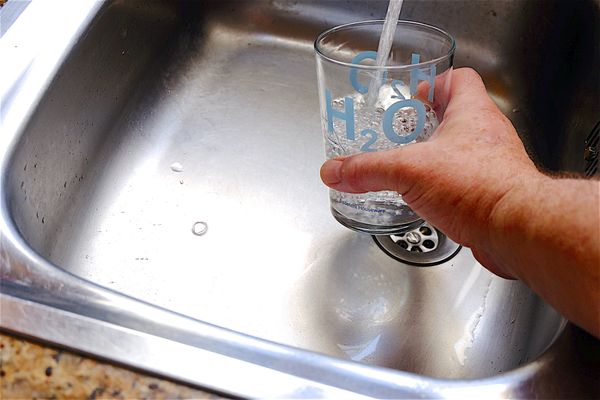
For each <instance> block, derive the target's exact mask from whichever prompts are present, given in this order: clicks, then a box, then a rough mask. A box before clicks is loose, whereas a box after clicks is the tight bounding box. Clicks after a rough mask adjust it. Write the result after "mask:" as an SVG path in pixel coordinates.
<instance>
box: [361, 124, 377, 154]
mask: <svg viewBox="0 0 600 400" xmlns="http://www.w3.org/2000/svg"><path fill="white" fill-rule="evenodd" d="M360 134H361V136H370V138H369V140H368V141H367V142H366V143H365V144H363V145H362V146H361V148H360V151H377V149H372V148H371V145H372V144H373V143H375V141H377V136H378V134H377V132H376V131H374V130H373V129H364V130H363V131H362V132H361V133H360Z"/></svg>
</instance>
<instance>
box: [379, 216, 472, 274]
mask: <svg viewBox="0 0 600 400" xmlns="http://www.w3.org/2000/svg"><path fill="white" fill-rule="evenodd" d="M373 239H375V243H377V245H378V246H379V247H380V248H381V249H382V250H383V251H384V252H385V253H387V254H388V255H389V256H390V257H392V258H395V259H396V260H398V261H402V262H403V263H406V264H410V265H416V266H423V267H429V266H432V265H438V264H441V263H443V262H445V261H448V260H449V259H451V258H452V257H454V256H455V255H456V253H458V251H459V250H460V248H461V246H460V245H459V244H458V243H455V242H453V241H452V240H450V239H448V237H446V235H444V234H443V233H442V232H440V231H439V230H437V229H435V228H434V227H433V226H431V225H429V224H428V223H427V222H425V223H424V224H423V225H421V226H419V227H418V228H416V229H413V230H411V231H408V232H405V233H402V234H398V235H391V236H373Z"/></svg>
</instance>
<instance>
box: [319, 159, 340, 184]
mask: <svg viewBox="0 0 600 400" xmlns="http://www.w3.org/2000/svg"><path fill="white" fill-rule="evenodd" d="M321 179H322V180H323V183H324V184H326V185H327V186H330V185H336V184H338V183H340V182H341V181H342V161H341V160H329V161H327V162H326V163H325V164H324V165H323V168H322V169H321Z"/></svg>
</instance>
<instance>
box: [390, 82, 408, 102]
mask: <svg viewBox="0 0 600 400" xmlns="http://www.w3.org/2000/svg"><path fill="white" fill-rule="evenodd" d="M391 86H392V90H393V91H394V93H396V94H395V95H393V96H392V99H400V100H406V97H404V95H403V94H402V92H401V91H400V88H399V87H398V86H406V84H405V83H404V82H403V81H399V80H397V79H394V80H393V81H392V83H391Z"/></svg>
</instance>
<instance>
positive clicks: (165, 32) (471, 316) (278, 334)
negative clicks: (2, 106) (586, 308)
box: [2, 1, 598, 397]
mask: <svg viewBox="0 0 600 400" xmlns="http://www.w3.org/2000/svg"><path fill="white" fill-rule="evenodd" d="M566 3H567V2H564V4H566ZM535 4H536V5H533V3H524V2H520V1H515V2H505V1H496V2H492V1H489V2H484V1H482V2H478V3H476V4H475V3H471V2H435V1H412V2H411V1H406V4H405V6H404V10H403V14H402V17H403V18H407V19H415V20H419V21H424V22H430V23H434V24H436V25H438V26H440V27H442V28H445V29H447V30H448V31H449V32H451V33H452V34H454V35H455V36H456V39H457V43H458V51H457V62H456V63H457V64H458V65H472V66H474V67H476V68H477V69H478V70H480V71H481V72H482V74H483V75H484V79H485V81H486V83H487V84H488V86H489V89H490V94H491V95H492V96H493V97H494V99H495V100H496V101H497V103H498V104H499V106H500V107H501V108H502V109H503V111H504V112H505V113H506V114H507V115H509V116H510V117H511V119H513V121H514V122H515V124H516V125H517V127H518V130H519V132H520V133H521V134H522V135H523V139H524V141H525V142H526V144H527V145H528V147H529V150H530V153H531V154H532V156H533V157H534V158H535V159H537V160H538V161H539V163H540V164H541V165H542V166H544V167H546V168H550V169H568V170H574V171H579V170H581V169H582V168H581V167H582V162H581V161H580V158H579V151H580V148H579V147H578V146H579V145H580V144H581V149H583V141H584V139H585V136H586V134H587V133H588V132H589V130H591V128H592V127H593V125H594V123H595V121H594V120H593V118H594V115H597V111H598V110H597V102H596V103H595V102H594V101H593V99H592V98H593V96H589V98H588V97H587V96H585V95H584V88H590V87H593V86H592V85H593V84H595V83H596V84H597V83H598V82H597V80H598V78H597V76H591V74H590V75H584V76H583V77H582V76H581V75H579V76H578V77H573V78H572V79H571V78H569V77H571V76H572V75H568V76H567V74H566V71H568V70H569V69H571V70H578V69H579V68H584V65H588V64H589V62H588V61H589V60H588V61H586V62H585V63H584V60H586V58H583V57H581V58H577V57H571V58H569V59H567V58H566V57H565V56H564V54H563V52H564V51H566V50H564V49H570V51H572V52H573V54H575V55H579V54H583V53H585V52H586V51H589V50H590V49H588V48H586V46H592V47H591V49H592V50H593V45H591V44H590V43H588V42H586V41H585V40H583V41H581V40H579V39H580V38H581V36H582V35H584V34H593V33H597V30H598V28H597V27H595V26H594V25H593V24H592V23H591V22H593V21H594V18H593V15H590V13H592V14H593V13H596V14H595V15H596V17H595V18H596V21H597V16H598V6H597V5H598V3H597V2H596V3H595V2H580V3H579V4H578V5H577V6H576V7H574V8H572V9H569V12H568V13H566V11H565V10H566V9H565V8H564V6H563V3H561V2H556V3H553V4H552V5H551V6H549V7H547V6H543V7H542V4H541V3H540V2H535ZM79 7H80V8H81V10H82V11H81V15H82V16H83V17H75V16H74V17H73V18H72V20H73V21H72V23H73V24H74V26H78V29H79V31H77V34H74V35H73V36H72V40H73V46H72V48H71V47H68V48H65V49H64V56H63V58H61V59H59V60H58V59H57V60H56V61H55V64H56V73H48V74H47V76H48V85H47V87H46V86H44V85H39V87H38V91H37V92H36V95H37V97H35V96H33V97H31V101H30V103H29V104H27V106H28V108H27V107H24V106H23V108H26V109H27V111H24V112H23V117H22V118H20V119H19V121H17V122H12V121H14V120H15V119H13V120H11V119H10V117H4V118H5V121H3V122H4V123H5V127H7V131H10V132H12V133H13V135H12V136H11V137H10V139H6V140H5V142H3V145H5V146H4V148H3V149H2V151H3V152H4V155H3V157H4V158H3V165H2V168H3V169H2V207H3V209H2V212H3V215H2V217H3V226H2V228H3V241H2V259H3V265H2V278H3V280H2V293H3V294H2V295H3V297H2V299H3V306H4V307H5V310H9V312H8V314H6V313H5V315H4V316H3V317H2V326H3V327H4V328H5V329H9V330H15V331H18V332H21V333H25V334H30V335H34V336H36V337H39V338H42V339H45V340H50V341H54V342H57V343H60V344H63V345H67V346H72V347H75V348H78V349H81V350H84V351H89V352H91V353H94V354H97V355H100V356H104V357H108V358H112V359H116V360H118V361H122V362H128V363H130V364H132V365H135V366H139V367H142V368H147V369H151V370H154V371H157V372H159V373H162V374H166V375H169V376H174V377H176V378H180V379H185V380H188V381H191V382H195V383H200V384H203V385H207V386H209V387H213V388H216V389H219V390H225V391H229V392H231V393H234V394H241V395H256V396H264V395H285V396H289V395H298V394H306V393H308V394H312V395H318V396H322V395H323V396H325V395H333V394H336V395H339V394H340V393H343V392H341V390H349V391H352V392H358V393H362V394H367V395H372V396H384V397H398V396H409V397H410V396H414V395H416V394H419V395H429V396H438V395H442V394H443V395H446V394H448V393H449V394H452V393H455V392H454V391H455V390H464V391H469V390H475V391H476V392H475V393H496V394H503V395H513V396H514V395H519V396H521V395H525V396H527V395H531V394H532V393H533V394H536V395H538V394H540V393H553V394H557V393H560V392H558V391H557V390H558V389H557V388H556V387H554V386H553V385H552V384H550V383H547V385H549V386H548V387H546V388H544V389H543V390H541V389H539V388H532V382H537V380H540V379H541V378H540V377H548V376H552V377H555V376H563V375H564V374H566V375H565V376H571V375H572V374H573V375H578V380H577V383H576V385H574V386H572V387H568V388H567V390H569V391H570V393H579V392H577V391H578V390H583V389H581V388H582V387H585V386H586V385H585V384H582V382H587V381H586V379H588V378H587V377H586V375H585V374H582V373H581V370H584V369H585V368H584V366H585V364H584V363H583V361H581V360H579V359H578V358H577V356H576V355H569V352H568V349H569V346H570V344H571V343H573V341H576V342H577V343H579V342H580V341H585V340H587V341H588V342H589V343H592V345H595V343H596V342H595V341H594V340H589V338H587V336H586V335H585V334H583V333H581V332H579V331H578V330H577V329H576V328H573V327H571V326H569V327H568V328H567V329H566V330H563V327H564V320H563V318H562V317H561V316H560V315H558V314H557V313H556V312H555V311H554V310H552V309H551V308H550V307H549V306H547V305H546V304H545V303H544V302H543V301H541V300H540V299H539V298H538V297H537V296H535V294H533V293H532V292H531V291H530V290H529V289H527V288H526V287H525V286H524V285H523V284H521V283H519V282H511V281H505V280H502V279H500V278H498V277H495V276H493V275H491V274H490V273H488V272H487V271H486V270H484V269H483V268H482V267H481V266H479V265H478V264H477V263H476V261H475V260H474V259H473V257H472V255H471V253H470V251H469V250H468V249H462V250H461V251H460V252H459V254H458V255H457V256H456V257H455V258H454V259H452V260H451V261H449V262H447V263H445V264H443V265H441V266H437V267H432V268H415V267H410V266H406V265H403V264H401V263H399V262H398V261H396V260H394V259H392V258H390V257H388V256H387V255H386V254H384V253H383V252H382V251H381V250H380V249H379V248H378V247H377V245H376V244H375V243H374V241H373V240H372V238H371V237H369V236H364V235H360V234H355V233H352V232H350V231H348V230H346V229H345V228H343V227H341V226H340V225H338V224H337V223H336V222H335V221H334V220H333V218H332V217H331V216H330V214H329V209H328V198H327V191H326V189H325V187H324V186H323V185H322V184H321V183H320V180H319V177H318V168H319V166H320V164H321V163H322V161H323V148H322V147H323V143H322V136H321V132H320V120H319V112H318V100H317V94H316V73H315V67H314V57H313V49H312V41H313V40H314V38H315V37H316V35H317V34H318V33H319V32H321V31H322V30H324V29H326V28H327V27H330V26H332V25H335V24H339V23H344V22H350V21H355V20H360V19H373V18H381V17H383V16H384V14H385V7H386V3H385V2H379V1H369V2H343V3H342V2H337V1H332V2H310V1H302V2H287V1H272V2H256V1H248V2H241V1H232V2H223V1H205V2H192V3H188V2H150V3H143V2H121V1H114V2H108V3H105V4H102V5H99V4H97V3H93V2H90V3H89V6H88V8H87V9H86V8H85V7H86V5H85V4H84V5H80V6H79ZM542 9H543V12H544V15H546V18H549V19H550V20H552V22H544V21H546V20H545V19H543V20H542V22H540V23H539V24H537V19H538V17H537V16H536V15H537V14H536V13H539V12H540V10H542ZM569 13H570V14H569ZM565 14H568V15H565ZM77 18H79V20H78V19H77ZM577 18H579V23H577V22H574V20H576V19H577ZM88 21H89V22H88ZM465 21H474V22H473V23H465ZM567 21H569V22H568V23H569V24H573V28H572V29H570V30H567V31H568V32H570V35H564V36H563V35H561V36H557V33H556V32H555V29H558V28H556V27H557V26H561V24H566V23H567ZM533 22H536V24H537V25H536V27H537V29H536V31H535V32H533V33H532V32H530V30H531V24H532V23H533ZM77 24H79V25H77ZM565 29H566V28H563V31H564V30H565ZM563 31H561V32H563ZM573 31H574V32H575V33H573ZM557 37H558V38H560V40H559V41H558V42H556V39H557ZM550 39H554V40H555V42H554V43H553V46H551V48H550V49H549V48H548V46H547V40H550ZM532 52H536V54H539V53H540V52H542V53H543V54H548V55H547V56H546V57H547V58H548V59H550V58H551V59H552V61H553V63H552V68H550V70H548V69H547V68H545V64H543V65H539V66H538V65H537V64H536V63H535V61H536V58H535V57H534V56H533V55H532V54H531V53H532ZM546 52H548V53H546ZM592 54H593V53H592ZM594 57H595V58H594V61H595V62H596V63H595V64H594V65H598V63H597V61H598V54H597V52H596V53H595V56H594ZM542 67H544V68H542ZM563 73H564V75H563ZM596 75H597V74H596ZM533 77H534V78H535V79H532V78H533ZM558 78H563V79H558ZM576 78H577V80H575V79H576ZM557 79H558V80H557ZM550 83H552V85H551V84H550ZM19 85H21V86H25V87H26V84H25V83H23V82H17V83H16V84H15V88H16V89H14V90H12V91H10V92H9V93H10V94H11V97H9V101H10V102H9V105H13V108H15V107H16V106H15V105H14V104H17V105H18V104H20V103H19V101H18V100H19V91H18V90H17V89H19ZM596 87H598V85H596ZM596 94H597V93H596ZM550 95H552V96H560V97H561V98H563V99H564V98H569V99H570V100H569V101H567V102H565V101H558V100H553V99H555V97H552V98H549V97H548V96H550ZM540 98H542V99H545V100H544V101H539V100H538V99H540ZM595 98H596V99H597V96H596V97H595ZM33 100H36V101H33ZM38 100H39V102H38ZM11 102H12V103H11ZM22 103H23V102H22ZM23 104H26V102H24V103H23ZM554 107H560V109H561V112H559V113H558V112H555V113H552V114H549V113H548V111H549V110H554ZM9 111H10V109H9ZM15 118H16V117H15ZM11 127H12V128H14V129H11ZM196 222H202V223H204V224H206V225H205V226H206V227H207V230H206V232H203V234H201V235H197V234H194V233H193V226H194V224H195V223H196ZM107 289H108V290H107ZM23 300H26V301H23ZM34 315H35V317H33V316H34ZM36 319H38V321H36ZM23 320H26V321H25V322H23ZM50 320H52V321H53V322H50ZM41 321H45V323H47V324H48V325H44V324H42V323H41ZM56 321H60V322H56ZM209 324H210V325H209ZM48 326H52V327H53V328H52V329H44V327H48ZM220 327H223V328H226V329H221V328H220ZM74 331H75V332H81V335H78V334H75V333H74ZM115 332H118V333H115ZM561 332H563V333H562V336H561ZM128 334H129V335H130V336H131V337H130V336H128ZM82 335H83V336H86V335H89V338H86V337H82ZM119 335H125V336H124V337H126V338H127V339H117V337H119V338H120V337H121V336H119ZM140 335H142V336H144V335H150V337H151V339H149V338H147V337H146V336H144V338H145V339H143V340H142V339H140V338H139V337H140ZM559 336H560V339H559V340H558V341H556V342H555V343H554V345H552V346H551V347H550V349H549V350H547V351H546V352H545V353H544V355H542V353H543V352H544V350H546V349H547V348H548V346H550V345H551V344H552V343H553V342H554V341H555V339H556V338H557V337H559ZM90 338H93V339H90ZM136 338H137V339H136ZM145 340H146V341H151V340H155V341H157V343H158V344H157V345H156V346H149V345H148V342H145ZM167 342H168V344H166V343H167ZM100 343H105V344H106V343H109V344H107V345H102V344H100ZM142 343H143V344H142ZM586 343H587V342H586ZM169 346H185V347H184V348H185V349H187V350H188V351H189V352H187V351H184V350H181V349H180V350H178V351H179V353H178V351H173V352H172V353H171V354H169V355H167V354H165V353H168V352H166V351H165V350H164V349H167V348H170V347H169ZM157 349H158V350H157ZM182 349H183V348H182ZM192 349H193V350H192ZM140 352H146V353H145V354H144V355H143V356H140ZM314 352H316V353H320V354H315V353H314ZM180 353H181V354H182V355H185V354H189V355H190V356H194V357H196V359H202V360H205V359H208V358H210V357H213V358H214V357H218V356H219V355H220V356H225V357H226V358H227V360H228V361H227V362H233V361H234V360H235V361H239V360H243V363H244V364H243V367H241V366H240V364H235V365H236V366H237V367H236V370H238V371H243V370H246V369H248V370H249V371H252V374H258V375H260V374H259V372H257V371H259V370H260V371H261V372H260V373H264V374H267V375H268V376H271V375H269V374H275V375H276V376H277V379H278V382H279V383H280V384H281V388H278V386H277V385H275V384H274V385H273V388H272V389H271V391H265V389H264V388H258V387H257V385H256V384H254V385H253V384H252V382H245V383H240V382H237V383H234V382H231V381H228V380H227V379H226V378H224V375H225V374H226V371H227V370H228V369H229V368H230V367H223V368H222V369H223V371H221V370H219V368H217V367H215V371H216V372H212V373H208V372H205V373H204V375H202V374H200V373H190V372H189V371H184V368H182V367H175V366H174V363H176V362H177V360H176V358H174V357H175V356H176V355H177V354H180ZM209 353H210V355H209ZM123 354H129V355H128V356H125V355H123ZM132 354H136V355H135V356H132ZM207 357H208V358H207ZM561 357H562V358H561ZM558 359H560V360H562V362H563V364H564V362H565V359H566V360H567V361H566V362H567V365H569V367H568V370H567V371H564V370H561V371H559V369H561V368H564V365H562V366H559V365H558V364H557V361H556V360H558ZM219 360H221V361H218V362H216V364H215V365H225V364H227V362H225V361H222V358H219ZM533 360H536V361H533ZM192 361H193V360H189V361H188V362H192ZM161 363H162V366H161V365H159V364H161ZM227 365H228V364H227ZM372 366H373V367H372ZM381 367H384V368H381ZM219 371H221V374H220V375H219ZM400 371H404V372H400ZM506 371H510V372H509V373H506ZM407 372H408V373H407ZM411 373H414V374H419V375H413V374H411ZM501 373H503V374H501ZM277 374H278V375H277ZM275 375H273V376H275ZM251 376H255V375H251ZM439 378H444V379H439ZM450 378H451V379H450ZM456 378H459V379H462V380H452V379H456ZM481 378H486V379H481ZM290 379H291V380H290ZM448 379H450V380H448ZM465 379H468V380H465ZM546 379H547V378H546ZM596 388H597V385H595V387H594V385H591V386H588V387H587V388H586V389H585V390H587V391H588V392H589V391H590V390H592V393H593V392H594V390H596ZM534 389H535V390H534ZM338 391H340V392H338ZM458 393H463V392H458ZM464 393H467V392H464ZM345 394H347V393H345Z"/></svg>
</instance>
